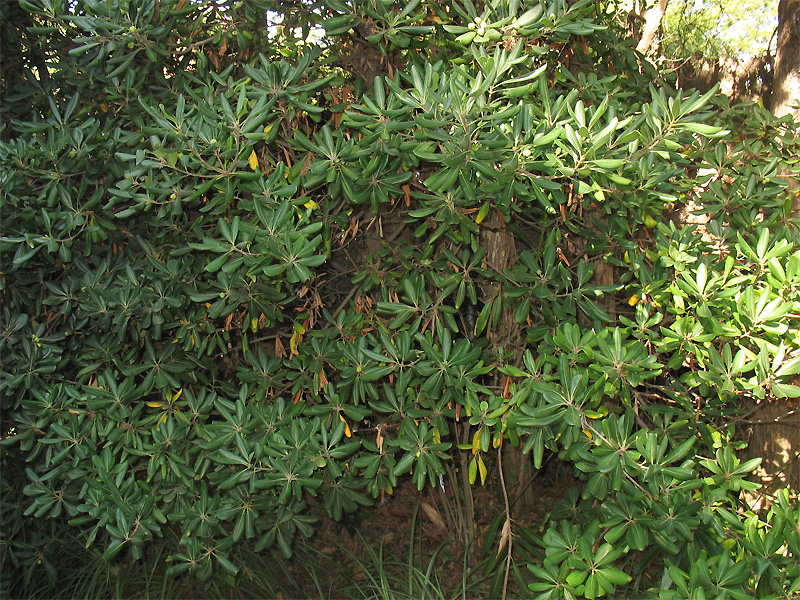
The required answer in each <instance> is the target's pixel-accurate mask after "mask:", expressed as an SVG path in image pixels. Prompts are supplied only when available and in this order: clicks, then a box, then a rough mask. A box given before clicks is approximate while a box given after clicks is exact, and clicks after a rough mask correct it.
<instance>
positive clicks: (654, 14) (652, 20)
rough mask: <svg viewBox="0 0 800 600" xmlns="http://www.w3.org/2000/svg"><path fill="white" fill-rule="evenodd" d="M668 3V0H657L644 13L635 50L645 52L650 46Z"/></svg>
mask: <svg viewBox="0 0 800 600" xmlns="http://www.w3.org/2000/svg"><path fill="white" fill-rule="evenodd" d="M668 4H669V0H658V4H656V5H655V6H653V7H652V8H650V9H648V10H647V11H646V12H645V13H644V30H643V31H642V37H641V39H640V40H639V43H638V44H637V46H636V50H638V51H639V52H641V53H642V54H647V53H648V51H649V50H650V48H652V46H653V40H655V39H656V34H657V33H658V30H659V29H660V28H661V21H663V20H664V15H665V14H666V12H667V5H668Z"/></svg>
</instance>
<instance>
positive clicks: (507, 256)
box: [481, 213, 536, 513]
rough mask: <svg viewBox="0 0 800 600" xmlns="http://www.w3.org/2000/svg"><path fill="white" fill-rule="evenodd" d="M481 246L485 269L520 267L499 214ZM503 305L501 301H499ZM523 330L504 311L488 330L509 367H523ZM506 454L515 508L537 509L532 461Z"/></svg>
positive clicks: (489, 294)
mask: <svg viewBox="0 0 800 600" xmlns="http://www.w3.org/2000/svg"><path fill="white" fill-rule="evenodd" d="M481 246H482V247H483V248H486V258H485V264H484V266H485V267H486V268H487V269H489V270H491V271H494V272H496V273H502V272H503V270H505V269H508V268H509V267H513V266H514V265H516V264H517V259H518V254H517V248H516V243H515V240H514V236H513V235H512V234H511V232H509V231H508V229H507V227H506V224H505V223H504V222H503V220H502V218H501V217H500V215H499V213H494V214H492V215H491V216H490V217H489V218H488V219H486V221H485V222H484V226H483V228H482V231H481ZM498 286H499V284H495V283H492V284H487V285H484V286H483V287H482V289H481V294H482V296H483V301H484V302H485V301H488V300H489V299H491V298H494V297H495V296H497V295H498V294H499V292H498V289H497V288H498ZM498 301H499V299H498ZM522 332H523V327H522V326H521V325H520V324H519V323H517V322H516V321H515V320H514V314H513V311H512V309H511V308H508V307H505V308H503V310H502V312H501V314H500V319H499V321H498V323H497V327H496V328H494V329H493V330H489V328H487V339H488V340H489V345H490V347H494V348H499V347H502V348H503V350H504V351H505V352H506V353H508V352H511V353H512V355H511V356H510V357H509V358H507V362H508V363H509V364H513V365H515V366H518V365H520V364H521V363H522V349H523V344H524V340H523V336H522ZM495 384H496V385H497V387H498V388H500V387H501V386H502V384H503V382H502V379H501V378H499V377H498V378H497V380H496V381H495ZM502 452H503V475H504V477H505V482H506V483H507V484H508V486H509V490H508V491H509V493H510V495H511V497H512V501H513V502H514V505H515V507H516V508H517V509H518V510H519V511H520V512H522V513H525V512H528V511H530V510H532V509H533V507H534V503H535V501H536V496H535V493H534V489H533V487H532V486H531V485H530V483H531V479H532V477H533V475H534V471H533V467H532V465H531V458H530V456H529V455H527V454H523V453H522V452H521V451H520V448H519V447H514V446H511V445H510V444H509V445H507V446H504V447H503V449H502Z"/></svg>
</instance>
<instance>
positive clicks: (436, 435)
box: [433, 427, 442, 444]
mask: <svg viewBox="0 0 800 600" xmlns="http://www.w3.org/2000/svg"><path fill="white" fill-rule="evenodd" d="M441 441H442V436H441V434H440V433H439V428H438V427H434V428H433V443H434V444H439V443H441Z"/></svg>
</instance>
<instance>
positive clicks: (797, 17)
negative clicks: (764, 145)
mask: <svg viewBox="0 0 800 600" xmlns="http://www.w3.org/2000/svg"><path fill="white" fill-rule="evenodd" d="M769 105H770V110H771V111H772V112H773V114H774V115H775V116H777V117H783V116H786V115H792V117H793V118H794V120H795V121H800V106H799V105H800V0H780V3H779V4H778V48H777V51H776V53H775V75H774V79H773V82H772V93H771V95H770V103H769ZM785 174H786V175H787V176H789V174H790V173H789V172H788V171H787V172H786V173H785ZM797 191H798V190H797V179H796V178H795V179H790V180H789V190H788V193H789V194H793V201H792V216H794V217H800V194H798V193H797ZM753 416H754V419H753V421H752V428H751V432H750V436H749V443H748V446H747V451H746V453H745V458H748V459H749V458H755V457H760V458H761V459H762V462H761V466H760V467H759V468H758V470H757V471H756V472H755V473H754V476H755V479H756V480H757V481H759V482H760V483H761V484H762V485H763V487H762V488H761V489H760V490H758V491H756V492H754V493H748V494H745V499H746V500H747V501H748V503H749V504H750V505H751V506H752V507H753V508H754V509H758V508H764V507H767V506H769V504H770V503H771V498H772V497H774V494H775V492H776V491H777V490H779V489H781V488H786V487H788V488H791V489H794V490H800V444H798V439H800V437H798V435H799V433H800V413H799V412H798V409H797V407H796V405H794V404H790V403H789V402H786V401H785V400H780V401H777V402H775V403H762V404H760V405H758V406H757V407H756V408H755V409H754V412H753Z"/></svg>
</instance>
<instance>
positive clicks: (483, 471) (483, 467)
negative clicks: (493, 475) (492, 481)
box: [478, 456, 487, 485]
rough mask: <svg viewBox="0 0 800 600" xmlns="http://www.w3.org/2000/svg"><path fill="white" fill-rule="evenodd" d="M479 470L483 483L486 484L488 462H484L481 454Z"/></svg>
mask: <svg viewBox="0 0 800 600" xmlns="http://www.w3.org/2000/svg"><path fill="white" fill-rule="evenodd" d="M478 472H479V473H480V474H481V485H486V475H487V470H486V463H484V462H483V459H482V458H481V457H480V456H479V457H478Z"/></svg>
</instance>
